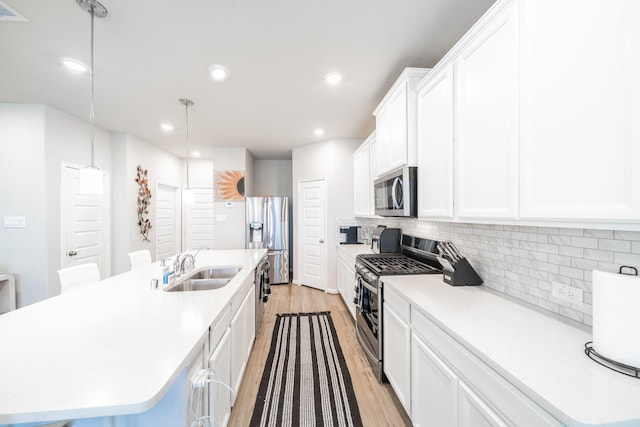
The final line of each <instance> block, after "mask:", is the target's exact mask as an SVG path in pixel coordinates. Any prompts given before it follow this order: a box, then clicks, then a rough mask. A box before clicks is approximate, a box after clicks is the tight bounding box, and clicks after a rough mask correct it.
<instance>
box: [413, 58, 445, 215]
mask: <svg viewBox="0 0 640 427" xmlns="http://www.w3.org/2000/svg"><path fill="white" fill-rule="evenodd" d="M424 83H425V84H424V85H422V84H421V85H420V86H418V200H419V203H418V216H419V217H425V218H453V67H452V66H451V64H448V65H447V66H446V67H445V68H443V69H442V70H440V71H439V72H437V73H434V74H431V75H429V78H428V79H425V80H424Z"/></svg>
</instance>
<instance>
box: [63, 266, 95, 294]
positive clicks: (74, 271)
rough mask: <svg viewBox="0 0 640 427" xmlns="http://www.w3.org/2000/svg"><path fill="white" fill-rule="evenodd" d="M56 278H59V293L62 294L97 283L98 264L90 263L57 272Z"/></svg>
mask: <svg viewBox="0 0 640 427" xmlns="http://www.w3.org/2000/svg"><path fill="white" fill-rule="evenodd" d="M58 276H59V277H60V293H63V292H68V291H70V290H74V289H76V288H78V287H81V286H83V285H87V284H89V283H94V282H99V281H100V270H99V269H98V264H96V263H93V262H90V263H88V264H80V265H74V266H73V267H67V268H63V269H61V270H58Z"/></svg>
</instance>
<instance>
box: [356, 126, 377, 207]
mask: <svg viewBox="0 0 640 427" xmlns="http://www.w3.org/2000/svg"><path fill="white" fill-rule="evenodd" d="M374 141H375V132H374V133H372V134H371V135H370V136H369V137H368V138H367V139H366V140H365V141H364V142H363V143H362V145H360V147H359V148H358V149H357V150H356V151H355V152H354V153H353V185H354V192H353V211H354V215H355V216H357V217H362V216H370V215H373V176H372V173H371V172H372V171H371V145H372V143H373V142H374Z"/></svg>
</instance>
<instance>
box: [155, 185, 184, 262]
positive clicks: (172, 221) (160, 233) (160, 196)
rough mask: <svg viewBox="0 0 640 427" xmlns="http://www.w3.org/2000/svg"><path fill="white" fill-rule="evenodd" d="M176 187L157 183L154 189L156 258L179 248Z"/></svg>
mask: <svg viewBox="0 0 640 427" xmlns="http://www.w3.org/2000/svg"><path fill="white" fill-rule="evenodd" d="M177 190H178V189H177V188H176V187H172V186H170V185H164V184H158V189H157V191H156V197H157V202H156V236H157V241H156V260H160V259H163V258H168V257H170V256H173V255H175V254H176V253H178V252H179V250H180V245H178V236H179V233H178V231H177V230H178V215H177V213H178V209H177V208H176V206H177V205H176V201H177V200H178V198H177V197H176V192H177Z"/></svg>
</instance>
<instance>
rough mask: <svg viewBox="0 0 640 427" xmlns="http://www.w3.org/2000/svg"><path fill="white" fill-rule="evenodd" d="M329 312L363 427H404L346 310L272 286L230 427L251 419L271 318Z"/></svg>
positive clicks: (308, 293)
mask: <svg viewBox="0 0 640 427" xmlns="http://www.w3.org/2000/svg"><path fill="white" fill-rule="evenodd" d="M313 311H331V318H332V319H333V323H334V325H335V327H336V332H337V333H338V340H339V341H340V346H341V348H342V351H343V353H344V356H345V359H346V362H347V366H348V368H349V372H350V374H351V380H352V382H353V388H354V391H355V394H356V398H357V399H358V406H359V408H360V416H361V417H362V423H363V424H364V426H365V427H369V426H370V427H378V426H393V427H401V426H410V425H411V421H410V420H409V418H408V416H407V415H406V412H405V411H404V409H403V408H402V407H401V405H400V403H399V402H398V400H397V398H396V397H395V394H394V392H393V390H392V389H391V386H390V385H389V384H380V383H378V380H377V379H376V378H375V377H374V375H373V371H372V370H371V367H370V366H369V364H368V362H367V359H366V358H365V355H364V353H363V351H362V349H361V348H360V345H359V344H358V341H357V338H356V333H355V325H354V320H353V318H352V317H351V314H350V313H349V312H348V311H347V307H346V305H345V304H344V303H343V301H342V297H340V295H331V294H327V293H325V292H323V291H319V290H316V289H312V288H308V287H306V286H298V285H291V284H289V285H277V286H272V287H271V295H270V296H269V302H268V303H267V304H265V310H264V313H263V315H264V317H263V319H262V326H261V327H260V330H259V331H257V334H256V341H255V343H254V345H253V350H252V351H251V356H250V357H249V363H248V365H247V368H246V371H245V373H244V378H243V380H242V384H241V385H240V390H239V392H238V396H237V398H236V402H235V405H234V407H233V410H232V411H231V419H230V421H229V425H230V426H234V427H236V426H238V427H240V426H242V427H245V426H248V425H249V421H250V420H251V415H252V414H253V407H254V404H255V398H256V394H257V393H258V387H259V385H260V380H261V379H262V371H263V370H264V363H265V360H266V358H267V354H268V353H269V345H270V344H271V334H272V333H273V327H274V324H275V319H276V317H275V315H276V314H279V313H305V312H313Z"/></svg>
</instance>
